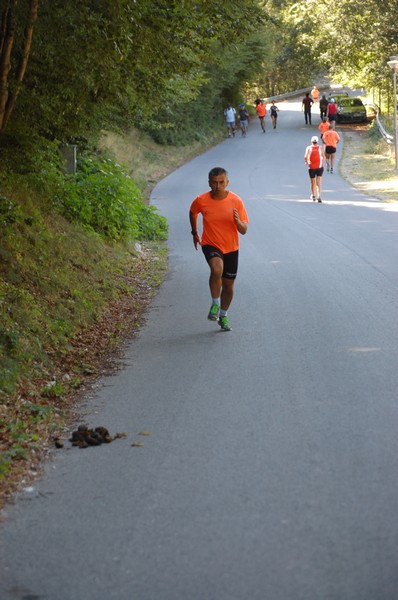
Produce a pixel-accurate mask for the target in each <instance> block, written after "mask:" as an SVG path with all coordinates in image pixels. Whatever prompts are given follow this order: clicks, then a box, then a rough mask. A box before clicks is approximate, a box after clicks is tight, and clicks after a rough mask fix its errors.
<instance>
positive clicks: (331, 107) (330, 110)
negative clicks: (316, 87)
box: [326, 98, 337, 123]
mask: <svg viewBox="0 0 398 600" xmlns="http://www.w3.org/2000/svg"><path fill="white" fill-rule="evenodd" d="M326 116H327V118H328V119H329V121H330V123H332V122H334V121H335V120H336V119H337V104H336V102H335V100H334V98H330V102H328V106H327V109H326Z"/></svg>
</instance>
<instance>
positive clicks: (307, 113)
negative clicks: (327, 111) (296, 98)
mask: <svg viewBox="0 0 398 600" xmlns="http://www.w3.org/2000/svg"><path fill="white" fill-rule="evenodd" d="M313 104H314V101H313V99H312V98H311V96H310V93H309V92H307V93H306V95H305V98H303V101H302V108H303V111H304V119H305V124H306V125H308V124H309V125H311V107H312V105H313Z"/></svg>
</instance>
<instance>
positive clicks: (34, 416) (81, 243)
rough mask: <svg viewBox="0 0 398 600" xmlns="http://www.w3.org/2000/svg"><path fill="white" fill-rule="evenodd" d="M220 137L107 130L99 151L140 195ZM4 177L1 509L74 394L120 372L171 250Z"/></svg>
mask: <svg viewBox="0 0 398 600" xmlns="http://www.w3.org/2000/svg"><path fill="white" fill-rule="evenodd" d="M221 137H222V134H221V131H220V132H215V135H214V137H213V138H212V139H206V140H203V141H202V142H194V143H193V144H192V145H190V146H189V147H188V148H187V147H180V148H173V147H163V146H160V145H158V144H156V143H155V142H153V141H152V140H151V139H150V138H149V136H145V135H144V134H141V133H140V132H137V131H131V132H128V133H126V134H125V135H124V136H123V135H119V136H115V135H110V134H107V135H105V134H104V137H103V140H102V147H103V148H104V149H106V150H107V152H108V153H109V154H110V155H111V156H113V157H114V158H115V159H116V160H117V161H118V162H119V163H121V164H122V165H123V167H124V168H125V170H126V171H127V173H128V174H129V175H130V176H131V178H132V179H133V180H134V181H135V182H136V183H137V185H138V186H139V188H140V189H141V191H142V193H143V200H144V201H146V202H148V199H149V193H150V190H151V188H152V187H153V185H154V184H155V183H156V182H157V181H159V180H160V179H161V178H163V177H164V176H166V175H167V174H168V173H170V172H172V171H173V170H175V169H176V168H178V167H179V166H181V165H182V164H183V163H185V162H186V161H187V160H190V159H191V158H193V157H194V156H196V155H197V154H199V153H201V152H203V151H204V150H206V149H207V148H209V147H211V146H212V145H213V144H214V143H216V142H218V141H219V140H220V139H221ZM0 175H1V173H0ZM0 182H1V189H0V229H1V238H0V506H1V505H2V504H4V503H5V502H6V501H7V500H8V499H10V497H11V496H12V494H13V493H14V492H15V491H16V490H18V489H20V488H21V487H23V486H26V485H28V483H29V481H31V479H32V478H33V477H35V476H36V474H37V473H38V472H39V471H40V468H41V464H42V462H43V460H44V458H45V457H46V456H47V454H48V452H49V451H50V449H52V448H54V443H55V440H57V443H59V440H62V439H63V438H65V436H66V435H67V432H68V430H69V428H70V425H71V423H72V421H73V420H75V419H76V413H77V411H78V398H79V396H80V395H81V394H82V393H83V392H85V391H86V390H87V388H88V386H90V385H91V384H92V383H93V382H94V381H95V380H96V379H97V378H98V377H99V376H100V375H102V374H103V373H104V372H107V371H108V370H109V369H110V370H113V369H115V368H117V358H118V356H119V353H120V351H121V349H122V348H123V343H124V340H126V339H131V338H132V337H133V336H134V334H135V333H136V331H137V330H138V329H139V327H140V326H141V325H142V323H143V322H144V319H145V313H146V310H147V308H148V306H149V303H150V301H151V299H152V298H153V296H154V295H155V294H156V292H157V289H158V287H159V285H160V284H161V282H162V281H163V278H164V276H165V273H166V271H167V247H166V245H165V244H164V243H162V242H161V241H146V242H140V243H139V244H138V243H136V241H134V240H129V241H118V242H115V241H113V242H112V241H111V240H106V239H105V238H104V237H103V236H101V235H98V234H97V233H95V232H93V231H89V230H87V228H83V227H82V226H81V225H79V224H77V223H71V222H70V221H68V220H67V219H65V218H64V217H63V216H62V215H60V214H59V212H58V211H54V207H53V204H52V199H51V196H50V197H49V196H48V195H47V196H44V195H41V194H40V192H38V191H37V189H32V188H31V187H29V185H27V184H26V179H24V178H23V177H21V178H19V177H18V176H15V178H13V180H12V182H9V183H8V184H7V180H6V179H3V178H1V177H0Z"/></svg>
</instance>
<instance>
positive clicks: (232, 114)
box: [224, 104, 236, 137]
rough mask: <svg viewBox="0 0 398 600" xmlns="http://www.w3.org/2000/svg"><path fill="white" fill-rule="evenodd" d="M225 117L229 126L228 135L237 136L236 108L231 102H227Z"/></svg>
mask: <svg viewBox="0 0 398 600" xmlns="http://www.w3.org/2000/svg"><path fill="white" fill-rule="evenodd" d="M224 119H225V124H226V126H227V132H228V137H231V135H232V137H235V128H236V124H235V121H236V110H235V109H234V108H233V107H232V106H231V105H230V104H227V107H226V109H225V110H224Z"/></svg>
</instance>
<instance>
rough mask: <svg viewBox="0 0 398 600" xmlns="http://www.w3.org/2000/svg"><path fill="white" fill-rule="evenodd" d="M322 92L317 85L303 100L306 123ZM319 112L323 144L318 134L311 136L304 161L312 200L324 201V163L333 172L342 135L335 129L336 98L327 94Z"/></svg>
mask: <svg viewBox="0 0 398 600" xmlns="http://www.w3.org/2000/svg"><path fill="white" fill-rule="evenodd" d="M319 96H320V92H319V90H318V88H317V87H316V86H314V87H313V89H312V92H311V94H310V92H307V93H306V95H305V97H304V98H303V101H302V107H303V108H302V109H303V111H304V118H305V123H306V125H311V108H312V106H313V105H314V104H316V103H317V102H318V99H319ZM319 112H320V117H321V123H320V124H319V125H318V129H319V131H320V138H321V143H322V145H320V144H319V138H318V136H317V135H313V136H312V138H311V145H310V146H307V148H306V150H305V153H304V162H305V164H306V165H307V166H308V173H309V176H310V184H311V200H312V201H313V202H315V201H318V202H322V198H321V194H322V175H323V171H324V163H325V162H326V170H327V172H328V173H331V174H332V173H333V167H334V157H335V154H336V149H337V144H338V143H339V141H340V136H339V134H338V133H337V131H335V124H336V115H337V104H336V102H335V100H334V98H330V100H327V98H326V96H325V94H323V95H322V98H321V99H320V100H319Z"/></svg>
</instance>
